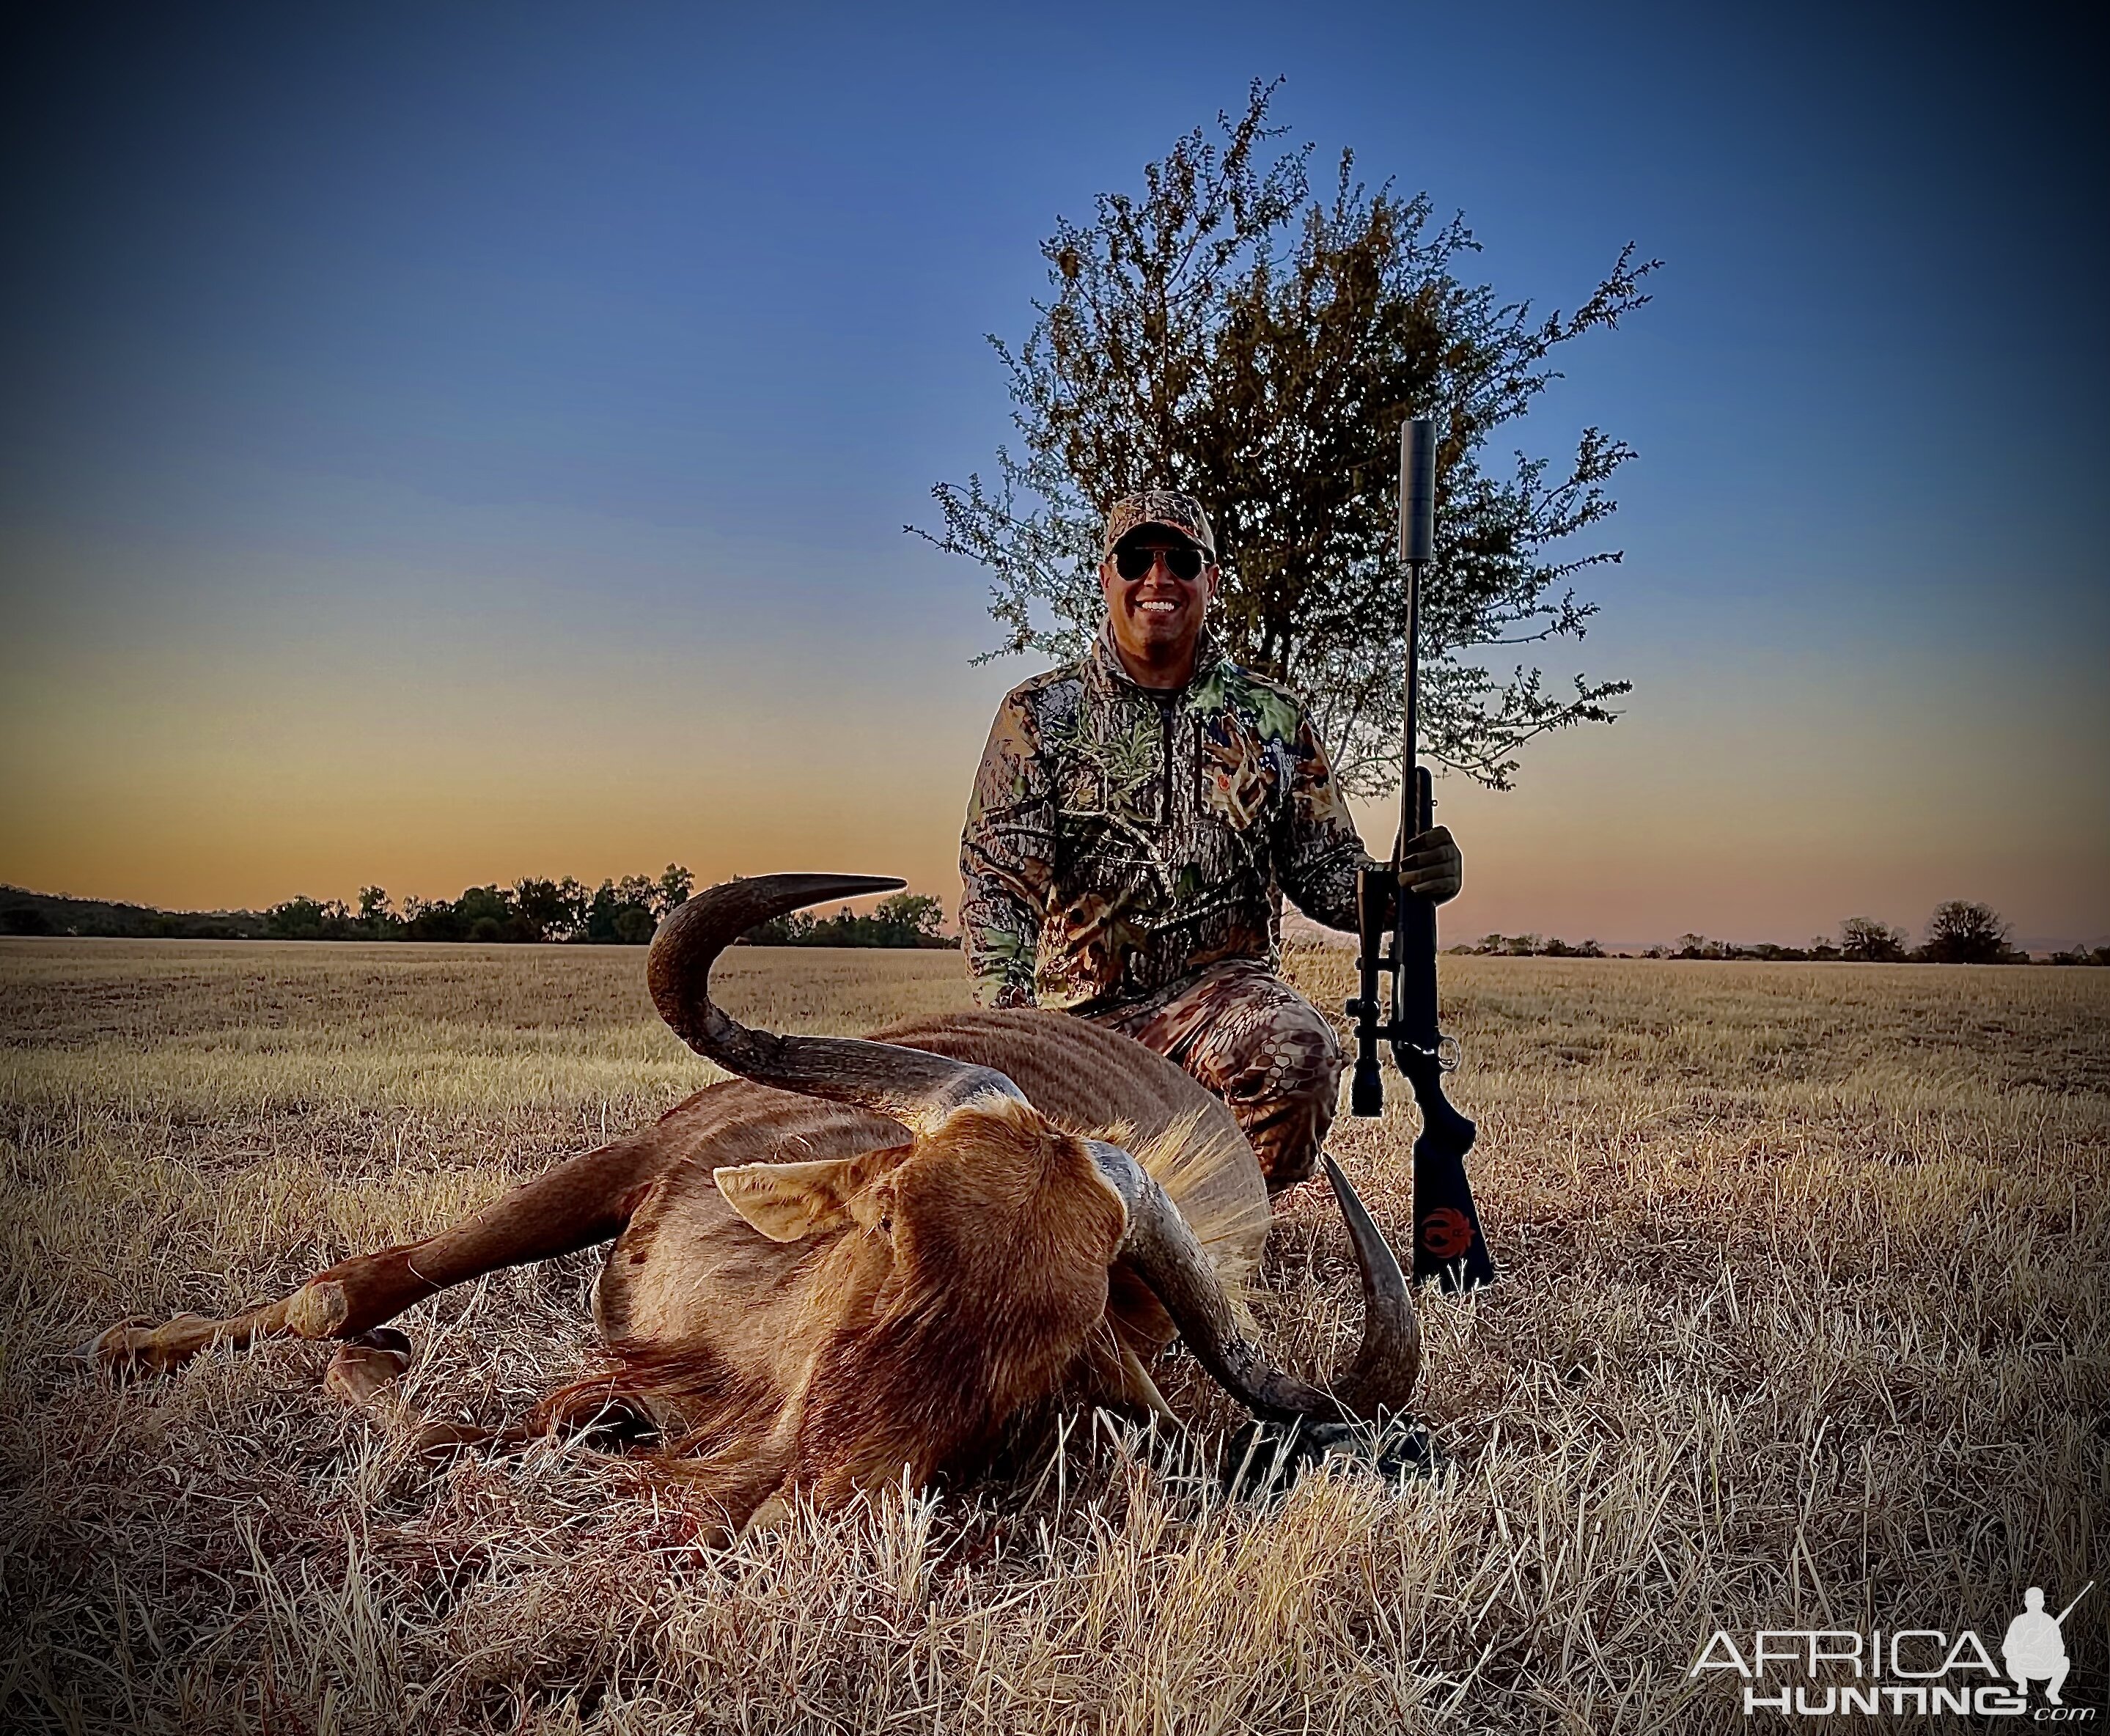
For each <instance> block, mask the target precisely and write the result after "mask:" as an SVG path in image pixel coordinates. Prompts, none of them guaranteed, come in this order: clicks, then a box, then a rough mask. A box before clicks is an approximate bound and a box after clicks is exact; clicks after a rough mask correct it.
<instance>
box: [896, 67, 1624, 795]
mask: <svg viewBox="0 0 2110 1736" xmlns="http://www.w3.org/2000/svg"><path fill="white" fill-rule="evenodd" d="M1279 83H1280V81H1279V80H1277V81H1276V84H1261V83H1260V82H1259V81H1258V80H1256V81H1255V82H1254V84H1253V86H1252V91H1251V93H1250V95H1249V98H1248V101H1247V106H1246V111H1245V112H1244V114H1243V115H1241V116H1240V117H1239V118H1238V119H1237V120H1233V119H1232V118H1231V117H1230V116H1229V115H1227V114H1220V115H1218V116H1217V123H1218V127H1219V129H1220V132H1221V134H1222V138H1221V142H1220V143H1218V142H1212V141H1211V139H1209V138H1207V136H1206V135H1205V133H1204V131H1203V129H1201V128H1196V129H1194V130H1193V131H1192V132H1191V133H1188V134H1187V135H1185V136H1184V138H1180V139H1179V140H1178V141H1177V142H1175V144H1174V145H1173V147H1172V148H1171V150H1170V152H1168V154H1167V155H1166V157H1165V158H1164V159H1163V160H1161V161H1159V162H1155V163H1152V164H1150V165H1148V167H1146V168H1145V169H1144V170H1143V193H1142V196H1141V197H1133V196H1131V195H1130V194H1127V193H1106V194H1102V195H1101V196H1100V197H1098V201H1097V202H1096V207H1095V215H1094V216H1093V219H1092V220H1091V221H1090V222H1089V223H1084V224H1077V223H1071V222H1070V221H1067V220H1066V219H1057V224H1056V228H1055V233H1053V235H1052V236H1050V237H1048V239H1047V240H1046V241H1045V242H1043V243H1042V247H1041V251H1042V252H1043V254H1044V255H1045V257H1046V259H1047V260H1048V282H1049V283H1050V285H1051V287H1052V292H1053V293H1052V297H1051V299H1050V300H1048V301H1044V302H1043V301H1035V303H1034V308H1035V312H1036V314H1037V315H1038V319H1036V321H1035V324H1034V326H1033V328H1032V329H1031V331H1030V332H1029V334H1028V335H1027V337H1026V339H1025V340H1024V341H1023V342H1021V343H1019V344H1017V345H1015V346H1014V345H1012V344H1010V343H1007V341H1004V340H1003V339H1002V338H1000V337H991V338H990V340H989V341H990V342H991V343H992V344H993V345H994V346H995V349H996V352H997V354H998V357H999V358H1000V359H1001V360H1002V363H1003V367H1004V368H1005V369H1006V371H1007V373H1008V374H1009V376H1010V388H1011V396H1012V404H1013V406H1014V408H1013V412H1012V420H1013V423H1015V425H1016V426H1017V430H1018V433H1019V436H1020V439H1021V442H1022V444H1021V446H1020V447H1019V448H1018V449H1017V450H1013V449H1012V448H1011V447H1009V446H999V447H998V450H997V454H996V471H995V475H994V479H993V480H991V481H985V480H984V479H983V477H982V476H981V475H980V473H976V474H974V475H972V476H971V477H969V479H968V481H967V483H966V484H965V486H957V485H954V484H951V483H940V484H939V485H938V486H936V487H935V489H934V490H933V491H932V492H933V495H934V496H935V499H936V500H937V502H938V504H939V507H940V511H941V512H942V513H943V515H944V531H943V532H942V533H940V534H933V533H930V532H927V531H917V534H918V535H923V536H929V537H930V540H932V541H934V542H935V543H937V544H938V545H939V546H940V547H942V548H944V549H948V550H949V551H951V552H953V553H956V554H963V555H967V556H968V557H970V558H972V559H974V560H976V561H977V562H979V563H980V564H981V565H983V566H984V567H986V568H988V569H989V572H990V573H991V574H992V575H993V576H994V585H993V586H992V593H991V594H992V599H993V600H992V603H991V607H990V613H992V614H993V615H994V617H995V618H996V620H997V621H998V622H999V623H1000V624H1001V625H1002V626H1003V630H1004V636H1003V643H1002V644H1001V645H1000V646H999V647H998V648H997V649H996V650H994V651H992V652H990V653H986V655H989V656H995V655H999V654H1003V653H1027V652H1031V653H1041V654H1043V655H1046V656H1049V657H1054V658H1069V657H1074V656H1076V655H1077V654H1079V653H1080V651H1081V649H1082V648H1083V646H1084V644H1085V642H1086V641H1087V640H1088V639H1089V635H1090V634H1091V632H1092V631H1093V629H1094V628H1095V626H1096V625H1097V622H1098V617H1099V614H1100V610H1101V601H1100V595H1099V591H1098V582H1097V578H1096V571H1097V567H1098V559H1099V546H1098V535H1099V527H1100V525H1101V523H1102V522H1103V518H1104V515H1105V513H1106V510H1107V507H1108V506H1109V505H1110V504H1112V501H1113V500H1116V498H1118V497H1119V496H1120V495H1123V494H1125V493H1129V492H1130V491H1134V490H1135V489H1138V488H1141V487H1144V486H1170V487H1174V488H1178V489H1180V490H1182V491H1184V492H1186V493H1189V494H1191V495H1195V496H1196V497H1197V498H1198V499H1199V500H1201V501H1202V503H1203V504H1204V506H1205V507H1206V508H1207V510H1208V511H1209V513H1211V519H1212V522H1213V524H1214V526H1215V529H1216V536H1217V540H1218V544H1219V554H1220V560H1221V564H1222V567H1223V570H1224V582H1223V587H1222V590H1221V592H1220V595H1219V599H1218V602H1217V604H1216V614H1215V622H1216V630H1217V631H1219V632H1220V634H1221V635H1222V637H1223V638H1224V640H1225V642H1226V649H1227V650H1228V651H1229V653H1230V654H1231V656H1233V657H1234V658H1236V659H1237V660H1238V662H1242V663H1243V664H1245V665H1247V667H1251V668H1254V669H1256V670H1259V671H1261V672H1263V673H1265V674H1267V675H1270V676H1275V677H1276V678H1278V679H1280V680H1286V681H1288V682H1289V683H1290V684H1291V685H1293V686H1295V687H1297V689H1299V690H1300V691H1302V692H1303V693H1304V694H1306V696H1307V697H1308V698H1310V699H1311V702H1312V703H1313V705H1314V707H1315V713H1316V721H1317V722H1318V724H1319V726H1320V730H1321V733H1322V735H1324V739H1326V741H1327V743H1328V744H1329V747H1330V748H1332V749H1333V755H1334V758H1335V762H1336V769H1337V772H1338V775H1340V776H1341V777H1342V779H1343V781H1344V783H1345V784H1347V786H1348V787H1349V788H1351V789H1359V790H1371V789H1380V788H1383V787H1386V786H1387V785H1388V784H1389V783H1391V782H1392V781H1393V780H1396V778H1397V752H1398V735H1399V725H1400V705H1401V696H1400V676H1401V670H1400V655H1401V623H1402V619H1403V614H1402V610H1403V601H1402V599H1403V592H1402V589H1401V578H1400V576H1399V573H1398V571H1397V567H1396V565H1395V563H1394V560H1393V556H1392V550H1393V547H1394V536H1395V533H1394V526H1395V523H1396V518H1397V507H1398V480H1399V479H1398V459H1397V452H1398V442H1399V428H1400V423H1401V421H1402V420H1403V419H1404V418H1406V417H1408V416H1410V415H1433V416H1434V417H1435V418H1437V420H1438V431H1439V438H1440V445H1439V450H1438V518H1437V531H1438V549H1437V558H1436V560H1435V563H1434V564H1433V570H1432V571H1431V572H1430V574H1429V580H1428V584H1427V586H1426V589H1425V590H1424V599H1423V626H1422V671H1423V689H1422V698H1421V708H1422V709H1421V720H1422V730H1423V732H1424V740H1425V745H1426V747H1427V748H1428V750H1429V752H1430V753H1433V755H1434V756H1435V757H1436V758H1438V760H1440V761H1442V762H1443V763H1444V764H1446V765H1448V766H1453V767H1455V768H1456V769H1457V770H1459V771H1463V772H1465V773H1466V774H1467V775H1470V776H1472V777H1474V778H1475V779H1477V780H1479V781H1481V782H1483V783H1485V784H1492V785H1495V786H1496V787H1506V786H1507V784H1508V783H1509V781H1510V776H1511V775H1512V774H1513V773H1514V772H1515V770H1516V766H1517V759H1516V753H1517V750H1518V749H1519V748H1521V747H1522V746H1523V744H1524V743H1526V742H1528V741H1529V740H1530V739H1532V738H1533V737H1534V736H1537V735H1541V734H1543V733H1544V732H1546V730H1554V729H1559V728H1562V727H1564V726H1569V725H1571V724H1576V723H1582V722H1586V721H1589V722H1605V721H1610V718H1611V717H1612V716H1613V715H1614V714H1613V713H1612V712H1610V710H1609V709H1608V708H1606V706H1605V701H1606V700H1607V699H1609V698H1613V697H1614V696H1615V695H1617V694H1621V693H1623V692H1625V691H1627V684H1626V683H1624V682H1619V681H1592V680H1589V679H1587V677H1585V676H1581V675H1577V676H1574V678H1573V691H1572V692H1569V691H1564V690H1557V689H1552V688H1550V687H1549V686H1548V685H1547V684H1546V680H1545V679H1544V677H1543V676H1542V672H1541V671H1540V670H1538V669H1537V668H1535V667H1523V666H1521V665H1519V667H1517V668H1516V669H1515V672H1514V673H1513V674H1511V675H1510V676H1507V677H1506V678H1504V677H1500V676H1496V675H1495V674H1493V673H1492V672H1490V671H1489V670H1488V669H1487V667H1485V659H1486V658H1487V653H1491V652H1494V651H1496V650H1497V649H1499V648H1502V647H1508V646H1515V645H1520V644H1533V643H1538V642H1542V641H1546V640H1555V639H1564V638H1578V639H1579V638H1580V637H1581V636H1582V633H1583V631H1584V627H1585V625H1586V623H1587V621H1588V619H1589V617H1591V615H1592V614H1593V613H1595V610H1596V605H1595V604H1592V603H1589V602H1587V601H1584V600H1582V599H1579V598H1578V595H1577V594H1576V592H1575V590H1574V589H1573V585H1572V584H1571V583H1570V581H1572V580H1573V579H1575V578H1576V577H1577V576H1578V575H1580V574H1582V573H1583V572H1586V571H1587V569H1588V568H1591V567H1596V566H1597V565H1599V564H1601V563H1605V562H1608V561H1616V560H1617V559H1618V558H1619V555H1618V554H1616V553H1614V552H1611V551H1607V550H1603V549H1592V548H1588V547H1587V546H1584V545H1582V544H1578V542H1577V541H1576V540H1575V539H1577V538H1578V537H1579V536H1582V534H1583V533H1584V532H1587V531H1591V530H1592V528H1593V527H1596V526H1598V525H1599V524H1600V523H1601V521H1603V520H1604V519H1605V518H1606V517H1607V516H1608V515H1609V514H1610V513H1611V512H1612V510H1613V508H1614V501H1613V500H1612V497H1611V496H1610V494H1609V493H1608V492H1607V491H1606V484H1607V483H1608V482H1609V481H1610V478H1611V477H1612V475H1613V473H1614V472H1615V471H1616V470H1617V469H1618V468H1619V466H1620V465H1621V464H1622V463H1625V461H1626V460H1627V459H1628V458H1629V457H1631V456H1632V453H1631V451H1630V450H1629V449H1628V447H1627V446H1626V445H1623V443H1622V442H1620V441H1617V440H1614V439H1612V438H1610V437H1609V436H1606V435H1605V434H1604V433H1602V432H1601V431H1599V430H1598V429H1596V428H1595V427H1587V428H1585V429H1583V430H1582V433H1581V434H1580V436H1578V440H1577V441H1576V445H1575V448H1574V451H1573V455H1572V456H1570V457H1569V458H1567V459H1563V460H1561V461H1560V463H1557V464H1556V463H1554V462H1552V461H1551V460H1550V459H1545V458H1534V457H1528V456H1526V455H1524V454H1522V453H1520V452H1519V453H1516V454H1513V456H1512V458H1511V459H1509V460H1506V461H1505V463H1503V464H1502V465H1500V466H1498V465H1497V464H1496V461H1495V459H1494V458H1493V455H1492V452H1491V451H1490V448H1489V442H1490V441H1491V439H1492V436H1494V435H1495V434H1496V432H1497V431H1498V430H1500V429H1501V428H1502V427H1505V426H1506V424H1508V423H1511V422H1513V421H1515V420H1516V419H1517V418H1519V417H1521V416H1523V415H1524V414H1525V412H1526V411H1527V410H1528V409H1529V408H1530V407H1531V405H1532V403H1533V400H1534V399H1536V398H1537V396H1538V395H1539V394H1540V393H1541V392H1542V391H1544V390H1545V388H1546V385H1547V384H1548V382H1551V381H1552V380H1553V379H1555V378H1557V377H1559V376H1558V373H1557V371H1556V370H1555V368H1554V366H1553V359H1554V357H1555V352H1556V351H1558V350H1560V346H1563V345H1564V344H1567V343H1569V342H1571V341H1573V340H1574V339H1576V338H1578V337H1582V336H1583V335H1584V334H1585V333H1587V332H1592V331H1595V330H1597V329H1598V328H1610V327H1614V326H1616V325H1617V324H1618V323H1619V319H1620V317H1621V315H1623V314H1627V313H1628V312H1631V311H1632V310H1633V309H1635V308H1637V307H1638V306H1640V305H1641V304H1642V303H1644V302H1645V301H1647V300H1648V299H1649V298H1648V296H1646V295H1645V294H1644V293H1642V291H1641V284H1642V283H1643V280H1644V279H1645V278H1646V277H1647V275H1648V274H1649V273H1650V271H1651V270H1652V269H1654V267H1655V263H1656V262H1655V261H1653V260H1650V261H1646V262H1641V263H1637V262H1636V260H1635V259H1634V253H1633V249H1632V246H1628V247H1627V248H1626V249H1624V250H1623V251H1621V252H1620V253H1619V255H1618V258H1617V260H1616V261H1615V262H1614V265H1613V267H1612V269H1610V271H1609V272H1608V273H1607V274H1605V278H1604V279H1603V280H1602V281H1601V283H1598V284H1597V285H1596V287H1595V288H1594V289H1592V291H1590V292H1589V293H1588V294H1587V295H1586V296H1584V297H1583V299H1582V303H1581V305H1579V306H1578V307H1577V308H1576V310H1574V311H1573V313H1570V314H1560V313H1555V314H1549V315H1546V316H1545V317H1543V318H1541V317H1537V316H1536V315H1534V314H1533V312H1532V310H1531V307H1530V305H1529V304H1528V303H1527V302H1523V301H1502V300H1501V299H1500V298H1499V297H1498V296H1496V293H1495V292H1494V291H1493V290H1492V288H1491V287H1488V286H1487V285H1485V284H1476V283H1471V282H1469V281H1468V280H1467V279H1466V278H1464V277H1461V276H1460V269H1461V268H1462V267H1463V265H1464V264H1465V261H1466V260H1467V259H1468V258H1469V255H1471V254H1472V253H1473V252H1474V251H1475V249H1476V246H1477V243H1476V242H1474V239H1473V237H1472V234H1471V233H1470V232H1469V230H1468V229H1467V228H1465V225H1464V224H1463V222H1462V220H1460V219H1457V218H1453V219H1450V220H1449V221H1447V222H1442V221H1438V220H1437V219H1435V218H1434V216H1433V209H1432V206H1431V205H1430V202H1429V197H1428V196H1427V195H1426V194H1417V195H1415V196H1414V197H1402V196H1401V195H1400V194H1399V193H1397V192H1395V190H1394V189H1393V187H1392V183H1390V182H1387V183H1384V184H1383V185H1382V186H1380V187H1378V188H1375V189H1372V188H1370V187H1368V186H1367V185H1365V183H1363V182H1361V181H1359V180H1358V179H1356V175H1355V170H1354V159H1353V156H1352V153H1349V152H1343V156H1342V158H1341V160H1340V163H1339V165H1338V171H1337V173H1336V174H1335V176H1334V178H1333V184H1332V186H1331V188H1330V189H1329V190H1328V191H1327V192H1325V193H1324V195H1323V196H1315V195H1314V193H1313V192H1312V189H1311V179H1310V174H1309V169H1310V162H1311V152H1312V150H1313V147H1311V146H1310V145H1306V146H1305V147H1302V149H1301V150H1288V151H1282V152H1280V153H1279V154H1278V155H1275V156H1273V157H1272V160H1267V159H1268V157H1269V153H1270V141H1271V140H1275V139H1277V138H1280V137H1281V136H1282V135H1283V133H1284V131H1285V130H1286V129H1283V128H1279V127H1273V126H1270V125H1269V124H1268V107H1269V104H1270V100H1271V99H1272V97H1273V96H1274V94H1275V89H1276V87H1277V85H1278V84H1279ZM908 528H909V529H911V530H912V531H913V530H915V529H916V527H913V526H911V527H908Z"/></svg>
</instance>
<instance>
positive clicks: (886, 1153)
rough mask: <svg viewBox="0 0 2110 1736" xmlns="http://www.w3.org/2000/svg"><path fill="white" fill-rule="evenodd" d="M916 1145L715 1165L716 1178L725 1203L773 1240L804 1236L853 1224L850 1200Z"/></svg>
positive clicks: (793, 1238) (712, 1174) (788, 1239)
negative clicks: (806, 1160) (812, 1159)
mask: <svg viewBox="0 0 2110 1736" xmlns="http://www.w3.org/2000/svg"><path fill="white" fill-rule="evenodd" d="M915 1149H916V1148H915V1146H912V1145H907V1146H881V1148H880V1149H879V1150H877V1151H860V1152H858V1155H856V1156H855V1157H835V1158H826V1159H823V1160H821V1161H820V1162H818V1163H811V1164H738V1165H736V1166H733V1167H729V1168H727V1169H713V1171H712V1172H711V1179H712V1180H713V1181H714V1182H717V1183H718V1191H719V1192H720V1193H722V1194H723V1195H724V1196H725V1201H726V1204H727V1205H730V1206H731V1208H732V1209H734V1210H735V1211H736V1212H738V1213H739V1214H740V1216H741V1217H743V1218H745V1219H746V1220H747V1221H748V1222H749V1223H751V1224H753V1225H754V1227H755V1228H757V1229H758V1230H759V1231H761V1232H762V1233H763V1235H765V1236H767V1237H768V1238H769V1239H770V1240H771V1241H804V1239H805V1238H806V1237H807V1236H817V1235H819V1234H821V1233H822V1232H824V1231H827V1230H837V1229H840V1228H842V1227H844V1225H845V1224H847V1223H850V1222H851V1221H852V1219H853V1218H854V1217H855V1215H856V1214H855V1212H854V1208H853V1206H852V1204H851V1202H852V1201H853V1200H855V1199H856V1197H857V1196H858V1195H859V1194H860V1193H862V1192H863V1191H864V1190H865V1189H866V1188H867V1187H870V1186H871V1185H872V1183H873V1182H876V1181H877V1180H878V1179H879V1178H881V1176H883V1175H885V1174H886V1173H888V1172H889V1171H890V1170H892V1169H894V1168H895V1166H896V1165H898V1164H899V1163H900V1162H901V1161H902V1160H903V1159H904V1158H905V1157H907V1156H908V1154H909V1153H910V1152H912V1151H914V1150H915Z"/></svg>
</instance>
